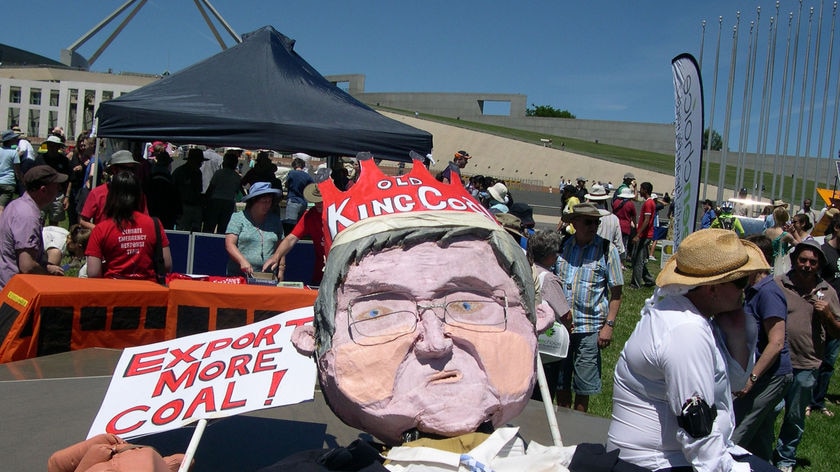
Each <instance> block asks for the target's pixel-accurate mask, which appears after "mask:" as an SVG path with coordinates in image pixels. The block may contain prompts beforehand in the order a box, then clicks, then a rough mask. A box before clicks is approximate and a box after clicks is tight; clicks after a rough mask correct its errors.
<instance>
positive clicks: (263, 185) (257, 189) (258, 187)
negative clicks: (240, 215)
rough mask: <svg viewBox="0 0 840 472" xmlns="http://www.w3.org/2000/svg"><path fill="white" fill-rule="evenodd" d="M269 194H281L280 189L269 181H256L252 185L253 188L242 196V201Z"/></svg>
mask: <svg viewBox="0 0 840 472" xmlns="http://www.w3.org/2000/svg"><path fill="white" fill-rule="evenodd" d="M268 194H271V195H280V190H277V189H276V188H272V187H271V184H270V183H268V182H254V184H253V185H251V189H250V190H249V191H248V195H245V196H244V197H242V201H243V202H247V201H248V200H251V199H253V198H257V197H259V196H261V195H268Z"/></svg>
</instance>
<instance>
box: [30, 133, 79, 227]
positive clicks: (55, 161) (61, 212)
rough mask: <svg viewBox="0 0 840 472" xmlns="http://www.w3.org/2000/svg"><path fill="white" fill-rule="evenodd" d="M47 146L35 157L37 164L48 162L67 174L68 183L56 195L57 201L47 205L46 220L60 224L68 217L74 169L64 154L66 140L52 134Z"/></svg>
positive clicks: (58, 170) (53, 223)
mask: <svg viewBox="0 0 840 472" xmlns="http://www.w3.org/2000/svg"><path fill="white" fill-rule="evenodd" d="M44 144H46V146H47V152H45V153H43V154H40V155H39V156H38V157H37V158H35V165H43V164H46V165H48V166H50V167H52V168H53V169H55V170H56V171H57V172H59V173H61V174H64V175H66V176H67V179H68V180H67V181H66V182H67V183H66V184H65V186H64V188H62V189H61V192H59V194H58V195H56V197H55V201H54V202H52V203H51V204H49V205H48V206H47V208H46V209H45V212H46V215H47V216H46V220H47V222H48V223H49V224H50V225H51V226H55V225H58V223H60V222H62V221H64V220H65V219H66V218H67V209H68V207H69V206H70V191H71V190H72V183H71V182H70V175H71V174H72V173H73V169H72V168H71V167H70V161H69V160H68V159H67V156H66V155H65V154H64V152H63V150H64V141H62V140H61V138H59V137H58V136H55V135H50V136H49V137H47V140H46V141H44Z"/></svg>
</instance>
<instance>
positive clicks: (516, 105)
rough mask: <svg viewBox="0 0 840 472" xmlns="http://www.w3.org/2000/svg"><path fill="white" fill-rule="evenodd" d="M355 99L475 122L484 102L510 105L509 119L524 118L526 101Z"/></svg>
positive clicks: (505, 96)
mask: <svg viewBox="0 0 840 472" xmlns="http://www.w3.org/2000/svg"><path fill="white" fill-rule="evenodd" d="M355 97H356V98H357V99H359V100H361V101H362V102H364V103H366V104H368V105H370V106H374V107H388V108H398V109H400V110H408V111H416V112H421V113H428V114H430V115H440V116H448V117H450V118H463V119H465V120H471V121H474V120H475V119H476V118H479V117H483V116H488V115H485V114H484V106H485V103H486V102H507V103H509V104H510V115H509V117H510V118H524V117H525V108H526V107H527V105H526V104H527V100H528V97H527V96H526V95H522V94H515V93H510V94H509V93H431V92H406V93H390V92H389V93H367V92H365V93H361V94H356V95H355Z"/></svg>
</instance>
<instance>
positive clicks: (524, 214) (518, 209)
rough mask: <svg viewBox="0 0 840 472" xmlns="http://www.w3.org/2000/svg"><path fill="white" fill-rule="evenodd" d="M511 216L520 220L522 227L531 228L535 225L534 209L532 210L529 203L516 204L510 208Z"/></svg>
mask: <svg viewBox="0 0 840 472" xmlns="http://www.w3.org/2000/svg"><path fill="white" fill-rule="evenodd" d="M510 214H511V215H513V216H515V217H517V218H519V220H520V221H521V222H522V226H525V227H529V228H530V227H532V226H534V224H535V222H534V209H533V208H531V207H530V206H529V205H528V204H527V203H522V202H517V203H514V204H513V205H511V206H510Z"/></svg>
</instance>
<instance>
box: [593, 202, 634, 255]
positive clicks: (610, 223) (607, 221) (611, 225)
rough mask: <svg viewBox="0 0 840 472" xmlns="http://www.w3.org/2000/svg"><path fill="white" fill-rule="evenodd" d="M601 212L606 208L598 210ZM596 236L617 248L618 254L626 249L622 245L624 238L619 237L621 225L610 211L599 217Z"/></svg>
mask: <svg viewBox="0 0 840 472" xmlns="http://www.w3.org/2000/svg"><path fill="white" fill-rule="evenodd" d="M598 211H600V212H601V213H602V214H603V212H604V211H607V210H603V211H602V210H598ZM598 236H600V237H602V238H604V239H606V240H608V241H609V242H611V243H612V245H613V246H615V247H616V248H618V253H619V254H624V253H625V252H627V249H626V248H625V247H624V239H623V238H622V237H621V225H620V224H619V222H618V217H617V216H615V215H613V214H612V213H609V212H608V213H607V214H606V215H604V216H602V217H601V224H600V225H598Z"/></svg>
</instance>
